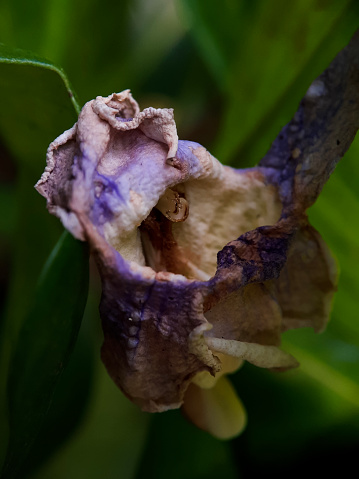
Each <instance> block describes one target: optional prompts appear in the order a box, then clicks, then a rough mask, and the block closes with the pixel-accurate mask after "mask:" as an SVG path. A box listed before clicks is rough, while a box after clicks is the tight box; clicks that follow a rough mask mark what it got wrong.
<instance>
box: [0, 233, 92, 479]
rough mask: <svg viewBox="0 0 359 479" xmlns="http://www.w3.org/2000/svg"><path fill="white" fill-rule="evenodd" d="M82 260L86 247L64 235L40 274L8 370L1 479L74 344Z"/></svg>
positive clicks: (83, 295)
mask: <svg viewBox="0 0 359 479" xmlns="http://www.w3.org/2000/svg"><path fill="white" fill-rule="evenodd" d="M87 258H88V252H87V248H86V246H85V245H84V244H83V243H80V242H79V241H77V240H74V239H73V238H72V237H71V236H70V235H69V234H68V233H64V234H63V236H62V237H61V240H60V241H59V243H58V244H57V245H56V247H55V249H54V251H53V253H52V254H51V256H50V258H49V260H48V262H47V263H46V265H45V267H44V269H43V272H42V275H41V278H40V281H39V285H38V288H37V290H36V294H35V298H34V305H33V307H32V309H31V310H30V311H29V314H28V316H27V317H26V319H25V321H24V323H23V327H22V329H21V332H20V335H19V338H18V341H17V345H16V349H15V351H14V353H13V357H12V362H11V367H10V374H9V380H8V385H9V386H8V398H9V419H10V439H9V447H8V454H7V458H6V461H5V466H4V470H3V477H4V478H7V477H12V475H13V474H14V471H16V469H17V468H18V467H19V465H20V464H21V461H22V460H23V459H24V458H25V457H26V455H27V453H28V452H29V450H30V448H31V445H32V443H33V441H34V438H35V437H36V435H37V433H38V431H39V429H40V427H41V425H42V423H43V421H44V418H45V416H46V413H47V411H48V409H49V405H50V402H51V399H52V396H53V393H54V388H55V386H56V384H57V381H58V379H59V377H60V375H61V373H62V371H63V370H64V368H65V366H66V364H67V361H68V358H69V355H70V353H71V351H72V349H73V347H74V344H75V342H76V338H77V334H78V331H79V328H80V324H81V319H82V315H83V311H84V307H85V304H86V299H87V292H88V261H87ZM18 299H19V301H21V296H20V297H19V298H18Z"/></svg>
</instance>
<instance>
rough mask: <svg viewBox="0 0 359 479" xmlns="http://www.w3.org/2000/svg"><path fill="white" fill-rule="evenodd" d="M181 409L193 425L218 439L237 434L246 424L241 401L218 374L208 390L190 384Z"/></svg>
mask: <svg viewBox="0 0 359 479" xmlns="http://www.w3.org/2000/svg"><path fill="white" fill-rule="evenodd" d="M182 411H183V413H184V414H185V415H186V416H187V417H188V418H189V419H190V420H191V421H192V422H193V423H194V424H195V425H196V426H197V427H199V428H200V429H203V430H204V431H207V432H209V433H210V434H212V436H214V437H217V438H218V439H231V438H233V437H235V436H237V435H238V434H240V433H241V432H242V431H243V429H244V428H245V426H246V423H247V415H246V412H245V409H244V407H243V404H242V402H241V401H240V399H239V398H238V396H237V393H236V391H235V390H234V388H233V386H232V384H231V383H230V381H229V380H228V379H227V378H226V377H221V378H220V379H219V381H218V382H217V384H216V385H215V386H214V387H213V388H212V389H202V388H200V387H198V386H196V385H195V384H191V385H190V386H189V388H188V389H187V392H186V395H185V400H184V404H183V407H182Z"/></svg>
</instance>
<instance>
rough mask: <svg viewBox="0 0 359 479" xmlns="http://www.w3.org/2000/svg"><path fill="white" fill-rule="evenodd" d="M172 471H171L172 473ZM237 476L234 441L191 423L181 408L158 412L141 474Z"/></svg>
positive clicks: (178, 478)
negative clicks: (231, 447)
mask: <svg viewBox="0 0 359 479" xmlns="http://www.w3.org/2000/svg"><path fill="white" fill-rule="evenodd" d="M169 471H170V474H169ZM169 475H170V476H171V479H182V478H184V477H185V478H186V479H195V478H197V479H199V478H203V479H204V478H206V479H217V478H219V477H225V478H226V479H234V478H237V477H238V471H237V469H236V466H235V465H234V461H233V458H232V456H231V450H230V443H229V442H228V441H227V442H225V441H219V440H218V439H215V438H214V437H212V436H210V435H209V434H208V433H206V432H203V431H200V430H199V429H197V428H196V427H195V426H193V425H192V424H190V423H189V422H188V421H187V420H186V419H185V418H184V417H183V416H182V414H181V413H180V411H178V410H177V411H167V412H165V413H161V414H155V415H154V416H153V418H152V427H151V429H150V435H149V438H148V441H147V447H146V449H145V452H144V455H143V458H142V461H141V464H140V467H139V471H138V474H137V475H136V477H138V478H139V479H140V478H142V477H153V478H156V479H166V478H168V477H169Z"/></svg>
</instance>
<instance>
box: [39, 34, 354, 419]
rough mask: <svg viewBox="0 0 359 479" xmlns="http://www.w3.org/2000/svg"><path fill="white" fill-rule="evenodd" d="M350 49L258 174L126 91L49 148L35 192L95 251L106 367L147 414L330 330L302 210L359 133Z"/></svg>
mask: <svg viewBox="0 0 359 479" xmlns="http://www.w3.org/2000/svg"><path fill="white" fill-rule="evenodd" d="M358 44H359V40H358V36H357V35H356V36H355V37H354V38H353V40H352V42H351V43H350V44H349V46H348V47H347V48H346V49H344V50H343V51H342V52H341V53H340V54H339V55H338V56H337V57H336V59H335V60H334V61H333V63H332V64H331V66H330V67H329V68H328V70H327V71H326V72H324V73H323V74H322V75H321V76H320V77H319V79H317V80H316V81H315V82H314V83H313V85H312V86H311V87H310V89H309V90H308V93H307V95H306V97H305V98H304V100H303V101H302V103H301V105H300V107H299V110H298V112H297V113H296V115H295V117H294V119H293V120H292V121H291V122H290V123H289V124H288V125H287V126H286V127H284V129H283V130H282V132H281V133H280V135H279V136H278V138H277V139H276V140H275V141H274V143H273V145H272V147H271V149H270V151H269V152H268V154H267V155H266V156H265V157H264V159H263V160H262V161H261V163H260V164H259V166H258V167H256V168H250V169H247V170H242V171H238V170H234V169H232V168H229V167H226V166H223V165H221V164H220V163H219V162H218V161H217V160H216V159H215V158H213V157H212V156H211V155H210V154H209V153H208V152H207V150H205V148H203V147H202V146H201V145H199V144H197V143H194V142H188V141H181V140H178V137H177V131H176V125H175V122H174V118H173V111H172V110H171V109H155V108H146V109H145V110H143V111H142V112H141V111H140V109H139V107H138V105H137V103H136V102H135V100H134V99H133V98H132V96H131V94H130V92H129V90H125V91H124V92H121V93H117V94H113V95H110V96H109V97H107V98H102V97H97V98H96V99H95V100H93V101H90V102H88V103H87V104H86V105H85V106H84V108H83V109H82V111H81V113H80V116H79V120H78V122H77V123H76V125H74V127H73V128H71V129H70V130H68V131H67V132H65V133H63V134H62V135H61V136H60V137H59V138H57V139H56V140H55V141H54V142H53V143H52V144H51V145H50V146H49V149H48V154H47V167H46V169H45V172H44V174H43V176H42V177H41V179H40V180H39V182H38V183H37V185H36V188H37V190H38V191H39V192H40V193H41V194H42V195H43V196H45V197H46V198H47V204H48V208H49V210H50V212H52V213H53V214H55V215H57V216H58V217H59V218H60V219H61V221H62V222H63V224H64V226H65V227H66V228H67V229H69V230H70V231H71V232H72V234H74V236H75V237H77V238H79V239H82V240H86V241H88V242H89V244H90V246H91V250H92V253H93V255H94V256H95V258H96V261H97V264H98V267H99V271H100V274H101V277H102V283H103V294H102V300H101V305H100V313H101V318H102V325H103V331H104V344H103V347H102V359H103V361H104V363H105V365H106V367H107V369H108V371H109V373H110V375H111V377H112V378H113V379H114V381H115V382H116V384H118V386H119V387H120V388H121V389H122V390H123V391H124V393H125V394H126V395H127V396H128V397H129V398H130V399H131V400H132V401H134V402H135V403H137V404H138V405H139V406H140V407H141V408H142V409H144V410H147V411H163V410H166V409H171V408H176V407H180V406H181V405H182V403H183V400H184V395H185V391H186V390H187V388H188V386H189V384H190V383H191V382H192V381H194V382H196V381H197V380H198V378H199V377H200V376H201V377H203V375H204V376H206V374H207V373H208V374H210V375H212V376H214V377H216V376H217V378H218V375H219V374H220V371H221V368H222V367H223V368H224V363H225V362H226V360H225V359H224V358H225V357H229V356H233V355H237V358H238V359H239V358H240V359H245V360H249V361H252V362H253V363H255V364H257V365H259V366H261V367H269V368H283V367H294V366H296V363H295V361H294V360H293V358H291V357H290V356H289V355H287V354H286V353H283V352H281V351H280V350H279V349H278V346H279V344H280V335H281V333H282V331H284V330H286V329H291V328H297V327H302V326H312V327H314V329H315V330H317V331H320V330H322V329H323V328H324V327H325V325H326V322H327V320H328V313H329V305H330V301H331V298H332V295H333V293H334V291H335V289H336V279H335V264H334V261H333V260H332V258H331V256H330V254H329V252H328V250H327V248H326V246H325V244H324V242H323V240H322V239H321V238H320V235H319V234H318V233H317V232H316V231H315V230H314V228H312V227H311V226H310V225H309V224H308V220H307V217H306V213H305V212H306V209H307V208H308V206H310V205H311V204H312V203H313V202H314V201H315V199H316V197H317V195H318V194H319V192H320V190H321V188H322V187H323V185H324V183H325V181H326V180H327V178H328V177H329V175H330V173H331V172H332V170H333V168H334V165H335V163H336V162H337V161H338V160H339V159H340V157H341V156H343V154H344V152H345V151H346V149H347V148H348V147H349V145H350V143H351V141H352V139H353V137H354V135H355V132H356V130H357V128H358V119H359V93H358V84H357V79H358V70H359V69H358V62H359V55H358V50H359V48H358ZM333 98H334V100H333ZM333 138H335V140H333ZM332 140H333V141H332ZM337 140H340V144H339V145H338V143H337ZM217 253H218V254H217ZM216 350H218V351H220V353H221V354H222V355H223V354H224V356H221V355H220V354H219V353H218V354H216ZM221 357H222V360H221V359H220V358H221ZM194 391H195V389H194ZM239 423H240V421H239V422H238V424H239Z"/></svg>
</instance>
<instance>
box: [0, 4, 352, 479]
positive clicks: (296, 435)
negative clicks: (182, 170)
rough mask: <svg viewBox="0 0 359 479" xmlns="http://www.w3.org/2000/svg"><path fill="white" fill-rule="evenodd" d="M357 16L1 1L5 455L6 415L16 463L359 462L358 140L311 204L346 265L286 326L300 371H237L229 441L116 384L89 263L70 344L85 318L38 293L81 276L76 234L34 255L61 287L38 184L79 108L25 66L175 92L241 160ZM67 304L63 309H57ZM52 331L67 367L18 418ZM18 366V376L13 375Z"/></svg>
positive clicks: (195, 124) (348, 10) (270, 468)
mask: <svg viewBox="0 0 359 479" xmlns="http://www.w3.org/2000/svg"><path fill="white" fill-rule="evenodd" d="M358 25H359V3H358V2H357V1H355V0H352V1H350V0H296V1H292V2H288V1H287V0H272V1H268V0H267V1H266V0H222V1H221V2H218V1H215V0H193V1H192V0H177V1H176V0H117V1H112V0H101V1H99V0H87V1H86V2H83V1H79V0H71V1H70V0H33V1H31V2H28V1H26V0H1V1H0V42H2V43H3V44H4V45H6V47H1V48H2V50H1V49H0V59H1V58H2V63H1V62H0V105H1V110H0V282H1V292H0V308H1V309H0V311H1V322H0V328H1V354H0V358H1V363H0V391H1V398H0V434H1V444H0V446H1V449H0V458H2V457H3V456H4V454H5V451H6V446H7V444H8V442H9V437H10V439H11V437H12V436H11V428H13V427H14V428H15V429H14V430H16V431H18V430H19V431H21V432H20V433H16V434H15V436H14V435H13V436H14V437H15V439H14V440H13V439H11V440H10V445H12V446H11V447H12V448H13V451H14V454H15V455H14V458H15V462H16V458H17V457H18V458H19V459H18V462H20V459H22V456H21V454H22V453H21V452H20V450H22V449H23V448H22V446H21V444H22V443H21V441H24V444H25V445H26V447H25V449H24V450H27V446H29V450H30V453H29V454H28V455H27V458H26V459H25V462H24V463H23V465H22V466H21V468H20V469H19V470H18V476H19V477H26V478H31V479H47V478H49V479H50V478H51V479H62V478H68V479H72V478H87V479H97V478H100V477H101V478H104V479H112V478H113V479H115V478H116V479H117V478H121V479H122V478H123V479H127V478H128V479H130V478H142V477H147V478H152V477H153V478H156V479H160V478H167V477H171V478H190V479H191V478H205V477H206V478H207V479H211V478H215V477H216V478H217V477H226V478H237V477H245V478H247V477H257V476H259V475H262V474H266V476H267V477H268V476H269V477H271V476H272V475H273V476H274V475H276V476H280V477H282V476H284V474H290V475H291V476H292V477H293V476H294V477H297V476H298V477H299V476H303V474H307V473H308V471H310V472H313V471H314V470H317V471H318V472H320V473H321V474H327V475H328V474H329V477H330V475H331V474H335V473H339V471H342V472H343V465H345V466H346V467H348V469H350V465H351V464H352V465H355V464H356V452H357V451H358V449H359V321H358V311H359V300H358V291H359V274H358V263H359V239H358V238H359V224H358V218H359V187H358V186H359V164H358V161H357V158H358V156H359V141H358V139H357V140H356V141H354V143H353V145H352V147H351V149H350V150H349V152H348V153H347V155H346V156H345V158H344V160H343V161H342V162H341V163H340V164H339V166H338V168H337V170H336V172H335V174H334V175H333V177H332V178H331V179H330V181H329V183H328V184H327V186H326V187H325V189H324V191H323V193H322V195H321V197H320V199H319V200H318V202H317V203H316V204H315V206H314V207H312V208H311V210H310V212H309V216H310V219H311V222H312V224H313V225H314V226H315V227H316V228H317V229H318V230H319V231H320V232H321V233H322V235H323V237H324V238H325V240H326V241H327V243H328V244H329V246H330V247H331V249H332V251H333V254H334V255H335V257H336V258H337V260H338V263H339V265H340V278H339V285H338V293H337V294H336V297H335V303H334V307H333V312H332V317H331V322H330V324H329V326H328V328H327V331H326V332H325V333H323V334H321V335H315V334H314V333H313V332H312V331H311V330H298V331H291V332H288V333H286V334H285V336H284V342H283V344H284V347H285V349H286V350H287V351H289V352H291V353H292V354H294V356H296V357H297V358H298V359H299V361H300V362H301V367H300V368H299V369H298V370H296V371H291V372H287V373H283V374H275V373H271V372H268V371H263V370H259V369H257V368H255V367H252V366H251V365H249V364H247V365H245V366H244V368H243V369H242V370H241V371H240V372H239V373H238V374H236V375H235V376H233V377H232V380H233V382H234V383H235V386H236V388H237V390H238V393H239V395H240V397H241V398H242V400H243V402H244V404H245V406H246V408H247V411H248V417H249V421H248V426H247V429H246V431H245V432H244V434H243V435H242V436H240V437H239V438H237V439H235V440H233V441H230V442H220V441H217V440H215V439H213V438H211V437H210V436H208V435H207V434H205V433H203V432H201V431H199V430H197V429H196V428H195V427H194V426H192V425H190V424H188V423H187V422H186V421H185V420H184V419H183V418H182V417H181V415H180V413H179V412H178V411H173V412H169V413H163V414H158V415H149V414H145V413H141V412H140V411H139V410H138V409H137V408H136V407H135V406H133V405H132V404H131V403H130V402H129V401H128V400H127V399H126V398H124V397H123V395H122V394H121V393H120V391H119V390H118V389H117V388H116V387H115V385H114V384H113V383H112V381H111V380H110V379H109V377H108V376H107V374H106V373H105V371H104V367H103V366H102V363H101V362H100V357H99V351H100V345H101V328H100V320H99V315H98V303H99V295H100V287H99V280H98V277H97V275H96V271H95V269H94V268H93V267H92V265H90V266H91V268H90V269H91V273H92V274H91V280H90V295H89V298H88V302H87V306H86V310H85V315H84V319H83V321H82V325H81V329H80V333H79V336H78V340H77V342H76V345H75V349H74V352H73V354H72V355H71V356H69V352H70V351H71V350H72V346H73V342H74V341H73V339H74V338H76V334H77V329H78V327H79V321H78V324H77V323H76V325H75V326H74V329H73V330H71V331H70V330H69V332H68V336H66V338H67V339H66V338H65V335H64V337H62V336H61V335H62V333H61V331H62V330H61V328H60V333H59V334H58V332H57V331H56V329H55V328H53V327H52V323H51V322H49V321H48V316H46V314H47V313H45V312H46V307H45V309H44V311H45V312H44V311H41V310H39V309H36V308H39V306H38V303H36V301H39V299H38V298H39V297H40V299H41V298H42V301H43V304H49V305H50V309H51V307H52V306H53V303H52V301H57V302H58V303H56V304H57V305H59V304H61V305H62V304H63V301H62V300H61V294H63V295H65V296H66V294H67V291H70V292H71V289H70V288H72V287H73V285H75V286H74V288H75V289H74V291H77V290H76V287H77V286H78V284H79V283H81V281H83V283H81V285H82V286H81V287H82V290H81V291H85V290H86V284H85V283H86V271H82V270H81V268H83V263H81V264H80V265H79V269H78V270H76V271H79V276H78V277H77V276H76V278H75V279H76V282H73V283H71V284H70V283H69V284H68V285H67V284H66V274H67V275H68V274H69V269H68V268H69V267H68V265H73V261H72V257H71V254H72V252H73V251H75V250H74V249H73V248H79V253H81V254H82V253H84V251H83V249H81V246H78V245H77V243H76V245H77V246H74V244H75V243H74V242H73V243H71V244H70V243H66V241H67V242H69V241H70V242H71V240H69V239H68V238H66V237H65V240H64V241H65V246H64V245H62V247H63V249H62V250H61V255H60V257H59V256H56V255H55V260H54V261H52V263H51V265H52V266H51V265H50V267H49V268H48V269H47V270H46V271H47V272H48V276H46V278H48V277H50V279H51V278H52V277H54V276H51V275H54V274H55V273H53V271H55V272H56V271H57V273H56V274H58V276H56V278H58V279H57V281H58V282H59V283H60V284H62V286H63V290H62V292H61V294H60V296H56V298H55V299H53V298H52V296H51V294H52V293H51V290H50V287H49V286H48V285H49V284H50V285H51V284H52V283H51V281H50V282H48V281H47V280H46V281H45V282H44V281H43V282H42V283H41V281H40V285H41V284H42V285H43V284H45V286H41V287H40V289H36V284H37V283H38V277H39V275H40V272H41V271H42V268H43V266H44V263H45V261H46V259H47V257H48V256H49V254H50V252H51V251H52V249H53V247H54V246H55V244H56V242H57V240H58V239H59V237H60V235H61V233H62V227H61V225H60V223H59V221H58V220H57V219H56V218H54V217H51V216H50V215H49V214H48V213H47V211H46V208H45V201H44V199H43V198H41V197H40V195H38V193H36V191H35V190H34V188H33V185H34V183H35V182H36V181H37V179H38V178H39V177H40V175H41V173H42V171H43V169H44V165H45V154H46V148H47V146H48V144H49V143H50V141H52V140H53V139H54V138H55V137H56V136H58V135H59V134H60V133H62V131H63V130H65V129H67V128H70V127H71V126H72V124H73V123H74V122H75V121H76V112H75V109H74V105H73V103H72V102H71V99H73V102H75V100H74V98H75V97H73V98H71V97H70V95H69V91H68V89H66V87H65V85H64V82H63V79H61V76H60V75H59V73H58V72H57V71H56V70H54V69H53V68H52V67H51V65H50V66H49V64H46V65H45V68H41V67H39V66H36V65H35V63H36V62H38V61H39V60H37V59H36V55H37V56H39V57H42V58H46V59H48V60H49V61H50V62H52V63H54V64H55V65H57V66H59V67H62V68H63V69H64V71H65V72H66V75H67V78H69V80H70V82H71V84H72V87H73V90H72V91H73V92H76V95H77V98H78V103H79V105H80V106H82V105H83V104H84V103H85V102H86V101H88V100H90V99H92V98H94V97H96V96H97V95H102V96H107V95H109V94H110V93H112V92H118V91H121V90H123V89H126V88H130V89H131V90H132V93H133V95H134V97H135V98H136V99H137V100H138V101H139V103H140V106H141V107H142V108H144V107H147V106H154V107H173V108H174V109H175V118H176V122H177V127H178V133H179V137H180V138H182V139H187V140H194V141H198V142H199V143H202V144H203V145H204V146H205V147H206V148H208V149H209V150H210V151H211V152H212V153H213V154H214V155H215V156H216V157H217V158H218V159H219V160H220V161H222V162H223V163H227V164H231V165H233V166H236V167H247V166H251V165H254V164H255V163H257V162H258V161H259V160H260V158H261V157H262V156H263V155H264V154H265V152H266V151H267V149H268V148H269V146H270V143H271V141H272V140H273V139H274V138H275V136H276V134H277V133H278V132H279V130H280V128H281V127H282V126H284V124H285V123H286V122H287V121H289V119H290V118H291V116H292V115H293V114H294V112H295V109H296V107H297V105H298V103H299V101H300V99H301V97H302V96H303V95H304V93H305V91H306V89H307V88H308V86H309V84H310V83H311V81H312V80H314V78H315V77H316V76H317V75H318V74H320V73H321V72H322V70H323V69H325V68H326V67H327V66H328V64H329V63H330V61H331V60H332V59H333V57H334V56H335V55H336V53H337V52H338V51H339V50H340V49H342V48H343V47H344V46H345V45H346V44H347V43H348V41H349V39H350V37H351V36H352V34H353V33H354V31H355V30H356V29H357V27H358ZM13 48H21V49H25V50H27V51H29V52H32V53H28V54H25V53H21V52H20V53H19V52H16V51H14V50H13ZM12 57H17V58H18V59H20V60H21V59H24V58H26V59H31V61H32V62H34V64H31V62H29V61H27V62H25V63H24V62H22V63H23V64H20V63H21V62H20V63H19V62H18V63H14V62H11V60H10V59H11V58H12ZM60 74H62V73H61V72H60ZM68 88H70V87H69V86H68ZM67 244H69V245H70V246H69V248H70V249H69V250H68V251H69V255H68V256H65V255H64V253H63V251H66V245H67ZM71 248H72V249H71ZM85 257H86V253H85ZM66 261H68V262H66ZM59 265H60V266H61V265H62V266H61V267H62V270H61V272H60V273H59V271H60V270H59ZM71 267H72V266H71ZM51 268H52V269H51ZM56 268H57V269H56ZM49 271H50V272H49ZM49 275H50V276H49ZM61 275H62V276H61ZM64 278H65V280H64ZM78 278H80V279H78ZM81 278H82V279H81ZM83 278H85V280H83ZM75 279H74V278H73V281H75ZM46 285H47V286H46ZM46 287H47V289H48V290H46ZM37 288H38V287H37ZM41 288H42V289H41ZM66 288H67V289H66ZM39 291H40V293H39ZM39 294H40V296H39ZM41 295H42V296H41ZM70 296H71V294H70ZM81 297H85V292H83V293H82V296H81ZM34 298H37V299H36V301H35V300H34ZM73 299H74V298H73ZM75 299H76V298H75ZM34 302H35V303H36V304H35V306H34ZM65 303H66V302H65ZM36 305H37V306H36ZM66 307H67V306H66V305H63V306H62V308H63V309H61V308H60V309H61V315H63V317H66V316H67V314H66ZM69 307H70V306H69ZM78 307H79V310H81V304H80V306H78ZM59 315H60V313H59ZM80 316H81V315H80ZM29 318H30V319H29ZM60 319H61V318H60ZM60 319H59V320H58V322H57V323H56V325H59V324H60V325H61V324H62V323H61V322H60ZM28 324H29V325H30V326H28V327H27V329H26V328H25V330H26V334H24V333H21V334H20V332H21V331H23V330H24V325H25V326H26V325H28ZM51 334H52V336H51ZM66 341H67V342H66ZM55 345H56V347H59V345H63V349H61V348H60V349H61V351H62V352H61V351H60V352H61V354H63V355H64V357H66V358H67V357H68V356H69V362H68V365H67V367H66V368H65V370H64V373H63V374H62V375H61V374H60V372H61V371H60V369H61V370H62V368H63V366H64V365H65V362H64V364H61V367H60V369H59V371H58V376H59V377H60V380H59V382H58V383H57V385H56V389H55V393H54V396H53V401H52V402H51V407H50V410H49V412H48V414H46V413H47V406H46V404H47V403H48V402H50V399H51V396H52V390H53V388H54V387H55V386H54V384H55V383H56V381H55V380H54V381H53V382H51V384H50V382H49V383H48V391H49V393H48V396H46V394H47V392H46V390H44V394H43V401H44V405H41V407H40V406H39V411H40V413H41V414H40V416H39V419H37V417H30V416H29V415H27V413H26V411H27V409H26V408H27V407H29V404H30V405H31V401H35V402H36V404H37V405H39V398H40V399H41V398H42V392H41V391H40V393H39V391H37V392H36V391H34V386H33V384H34V383H36V381H37V380H39V381H40V379H41V377H42V376H41V375H42V374H43V375H45V372H46V371H45V369H46V368H45V366H46V359H45V361H43V360H42V359H41V358H43V356H41V355H40V356H39V355H38V352H39V351H42V350H43V351H45V358H46V351H50V350H52V349H53V348H54V350H56V347H55ZM41 348H42V349H41ZM59 354H60V353H59ZM49 356H51V354H50V353H49ZM29 358H30V359H29ZM32 358H35V359H32ZM39 358H40V359H39ZM60 362H61V361H60ZM18 377H20V378H21V381H23V382H22V383H21V384H22V386H21V388H20V389H16V387H15V386H12V384H13V382H14V381H13V378H15V384H16V378H18ZM44 377H45V376H44ZM56 377H57V376H56ZM9 378H10V379H9ZM39 378H40V379H39ZM46 384H47V383H46ZM9 391H10V392H9ZM19 391H20V392H19ZM20 393H21V394H20ZM36 394H37V396H36ZM8 398H10V404H9V405H8V403H7V401H8ZM11 398H12V399H11ZM34 398H35V399H34ZM36 398H37V399H36ZM46 398H47V399H46ZM11 401H13V402H11ZM46 401H47V402H46ZM40 402H41V401H40ZM24 411H25V412H24ZM21 414H22V415H21ZM9 418H10V419H9ZM14 418H15V419H14ZM19 418H20V419H21V418H22V419H21V420H20V419H19ZM23 420H24V421H25V423H24V424H27V427H30V425H31V424H35V423H36V424H38V429H39V434H38V435H37V438H36V439H35V442H34V443H33V445H32V447H31V448H30V445H31V441H32V438H31V437H30V436H31V434H30V436H29V437H27V436H26V434H25V433H24V430H23V427H22V424H23V423H22V422H21V421H23ZM9 421H10V422H9ZM9 424H10V425H11V428H10V429H9ZM16 427H17V428H20V429H18V430H17V429H16ZM35 429H36V428H35ZM22 434H24V437H22ZM29 438H30V439H29ZM11 441H12V442H11ZM24 455H25V453H24ZM4 477H12V476H11V475H10V473H9V474H8V475H6V476H4Z"/></svg>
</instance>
